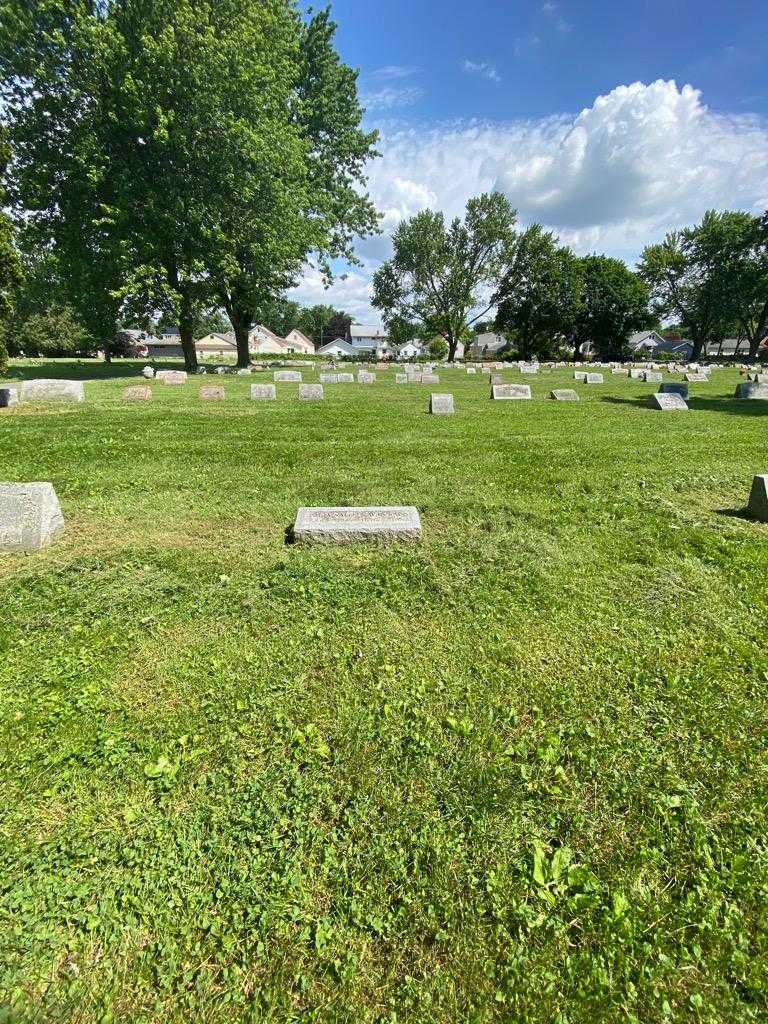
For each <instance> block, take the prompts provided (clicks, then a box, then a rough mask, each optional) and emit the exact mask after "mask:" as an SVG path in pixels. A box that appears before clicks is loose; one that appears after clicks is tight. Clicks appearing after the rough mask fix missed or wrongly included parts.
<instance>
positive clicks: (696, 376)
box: [685, 373, 709, 384]
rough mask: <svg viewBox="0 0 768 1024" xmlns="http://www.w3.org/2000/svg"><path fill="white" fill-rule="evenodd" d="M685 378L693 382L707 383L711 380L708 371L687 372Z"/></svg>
mask: <svg viewBox="0 0 768 1024" xmlns="http://www.w3.org/2000/svg"><path fill="white" fill-rule="evenodd" d="M685 379H686V380H687V381H690V382H691V384H706V383H708V381H709V377H708V376H707V375H706V373H686V375H685Z"/></svg>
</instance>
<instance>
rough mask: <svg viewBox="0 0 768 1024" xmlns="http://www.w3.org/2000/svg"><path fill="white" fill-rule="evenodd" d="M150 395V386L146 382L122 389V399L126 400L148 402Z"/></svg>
mask: <svg viewBox="0 0 768 1024" xmlns="http://www.w3.org/2000/svg"><path fill="white" fill-rule="evenodd" d="M151 397H152V388H151V387H149V385H147V384H136V385H135V386H134V387H130V388H125V390H124V391H123V400H124V401H126V402H148V401H149V399H150V398H151Z"/></svg>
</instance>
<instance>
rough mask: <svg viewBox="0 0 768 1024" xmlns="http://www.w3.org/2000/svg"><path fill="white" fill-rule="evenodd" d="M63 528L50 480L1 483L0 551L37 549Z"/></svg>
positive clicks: (47, 542) (57, 500) (59, 508)
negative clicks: (26, 482)
mask: <svg viewBox="0 0 768 1024" xmlns="http://www.w3.org/2000/svg"><path fill="white" fill-rule="evenodd" d="M63 529H64V517H63V516H62V514H61V506H60V505H59V499H58V498H57V497H56V491H54V489H53V484H50V483H29V484H18V483H0V551H20V552H28V551H39V550H40V548H44V547H45V546H46V545H47V544H50V542H51V541H52V540H53V539H54V537H56V536H57V535H58V534H59V533H61V532H62V530H63Z"/></svg>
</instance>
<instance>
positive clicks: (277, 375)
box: [272, 370, 302, 384]
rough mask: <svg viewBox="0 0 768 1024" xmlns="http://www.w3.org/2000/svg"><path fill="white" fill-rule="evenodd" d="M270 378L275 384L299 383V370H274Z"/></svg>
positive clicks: (300, 378)
mask: <svg viewBox="0 0 768 1024" xmlns="http://www.w3.org/2000/svg"><path fill="white" fill-rule="evenodd" d="M272 379H273V380H274V381H275V383H276V384H301V380H302V377H301V372H300V371H299V370H275V372H274V374H273V375H272Z"/></svg>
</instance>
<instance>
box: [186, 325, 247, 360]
mask: <svg viewBox="0 0 768 1024" xmlns="http://www.w3.org/2000/svg"><path fill="white" fill-rule="evenodd" d="M195 351H196V352H197V354H198V356H201V357H203V358H205V357H206V356H235V355H237V344H236V342H235V335H234V333H233V332H229V333H228V334H221V333H220V332H219V331H212V332H211V333H210V334H206V335H205V337H204V338H198V339H197V341H196V342H195Z"/></svg>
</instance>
